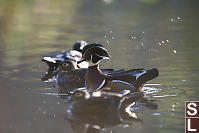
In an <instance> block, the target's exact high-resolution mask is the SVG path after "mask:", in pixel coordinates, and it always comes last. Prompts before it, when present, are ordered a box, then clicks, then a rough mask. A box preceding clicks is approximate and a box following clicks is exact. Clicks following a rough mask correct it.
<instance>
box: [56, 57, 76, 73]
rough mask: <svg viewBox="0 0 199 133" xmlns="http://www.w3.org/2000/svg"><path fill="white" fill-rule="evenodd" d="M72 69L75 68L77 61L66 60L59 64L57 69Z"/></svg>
mask: <svg viewBox="0 0 199 133" xmlns="http://www.w3.org/2000/svg"><path fill="white" fill-rule="evenodd" d="M73 69H77V63H76V62H75V61H71V60H66V61H63V62H61V63H60V65H59V71H61V72H68V71H70V70H73Z"/></svg>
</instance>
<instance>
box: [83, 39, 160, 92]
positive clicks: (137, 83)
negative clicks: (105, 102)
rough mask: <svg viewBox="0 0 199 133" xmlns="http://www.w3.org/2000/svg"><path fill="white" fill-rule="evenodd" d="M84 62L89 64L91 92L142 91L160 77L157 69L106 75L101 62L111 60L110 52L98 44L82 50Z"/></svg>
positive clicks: (88, 76) (88, 84)
mask: <svg viewBox="0 0 199 133" xmlns="http://www.w3.org/2000/svg"><path fill="white" fill-rule="evenodd" d="M82 51H83V52H82V55H83V56H82V57H83V60H86V61H87V62H89V68H88V70H87V74H86V86H87V88H88V89H90V90H91V91H98V90H105V91H113V92H119V91H121V90H126V89H127V90H131V91H141V89H142V86H143V85H144V84H145V83H146V82H147V81H149V80H151V79H154V78H155V77H157V76H158V75H159V72H158V70H157V69H156V68H153V69H149V70H145V69H131V70H127V71H125V70H122V71H120V72H117V73H112V74H105V73H103V72H102V71H101V70H100V68H99V63H100V61H101V60H104V59H109V58H110V55H109V53H108V51H107V50H106V49H105V48H104V47H103V46H102V45H101V44H97V43H93V44H88V45H87V46H85V47H84V48H83V50H82Z"/></svg>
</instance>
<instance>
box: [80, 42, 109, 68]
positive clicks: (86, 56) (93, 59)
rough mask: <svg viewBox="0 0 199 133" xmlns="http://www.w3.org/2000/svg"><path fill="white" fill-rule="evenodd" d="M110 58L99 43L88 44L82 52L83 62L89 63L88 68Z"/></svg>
mask: <svg viewBox="0 0 199 133" xmlns="http://www.w3.org/2000/svg"><path fill="white" fill-rule="evenodd" d="M110 57H111V56H110V54H109V53H108V51H107V50H106V49H105V48H104V47H103V46H102V45H101V44H99V43H91V44H88V45H86V46H84V48H83V50H82V58H83V61H87V62H89V66H95V65H97V64H99V62H100V61H101V60H103V59H109V58H110Z"/></svg>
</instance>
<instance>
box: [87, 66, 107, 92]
mask: <svg viewBox="0 0 199 133" xmlns="http://www.w3.org/2000/svg"><path fill="white" fill-rule="evenodd" d="M85 82H86V87H87V88H89V89H91V90H93V91H94V90H99V89H100V88H102V87H103V86H104V85H105V83H106V81H105V75H104V73H103V72H102V71H101V70H100V69H99V65H95V66H92V67H89V68H88V70H87V74H86V81H85Z"/></svg>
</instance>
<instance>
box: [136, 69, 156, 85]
mask: <svg viewBox="0 0 199 133" xmlns="http://www.w3.org/2000/svg"><path fill="white" fill-rule="evenodd" d="M158 75H159V71H158V69H157V68H152V69H149V70H146V71H145V72H144V73H143V74H142V75H140V76H139V77H138V78H137V81H136V84H137V88H139V87H140V86H142V85H143V84H145V83H146V82H147V81H149V80H152V79H154V78H156V77H157V76H158Z"/></svg>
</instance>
